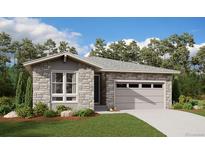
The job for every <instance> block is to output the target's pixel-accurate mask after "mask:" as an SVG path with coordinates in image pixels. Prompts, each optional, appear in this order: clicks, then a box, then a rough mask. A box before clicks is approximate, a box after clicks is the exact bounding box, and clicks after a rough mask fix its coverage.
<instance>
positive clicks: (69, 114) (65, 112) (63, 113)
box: [61, 110, 73, 117]
mask: <svg viewBox="0 0 205 154" xmlns="http://www.w3.org/2000/svg"><path fill="white" fill-rule="evenodd" d="M72 115H73V112H72V111H71V110H68V111H62V112H61V117H71V116H72Z"/></svg>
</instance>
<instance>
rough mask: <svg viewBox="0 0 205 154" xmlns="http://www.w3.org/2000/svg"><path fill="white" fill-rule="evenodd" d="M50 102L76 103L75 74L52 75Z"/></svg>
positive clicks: (57, 73)
mask: <svg viewBox="0 0 205 154" xmlns="http://www.w3.org/2000/svg"><path fill="white" fill-rule="evenodd" d="M51 85H52V102H54V103H58V102H60V103H62V102H75V101H76V96H77V94H76V93H77V92H76V87H77V86H76V73H67V72H62V73H61V72H60V73H59V72H55V73H54V72H53V73H52V83H51Z"/></svg>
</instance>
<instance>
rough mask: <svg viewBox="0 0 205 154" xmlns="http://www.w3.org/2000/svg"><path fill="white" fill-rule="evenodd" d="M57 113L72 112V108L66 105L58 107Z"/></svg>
mask: <svg viewBox="0 0 205 154" xmlns="http://www.w3.org/2000/svg"><path fill="white" fill-rule="evenodd" d="M56 110H57V113H58V114H60V113H61V112H62V111H66V110H71V108H70V107H66V106H65V105H58V106H57V107H56Z"/></svg>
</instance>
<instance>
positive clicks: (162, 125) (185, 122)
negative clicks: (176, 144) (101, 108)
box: [120, 109, 205, 137]
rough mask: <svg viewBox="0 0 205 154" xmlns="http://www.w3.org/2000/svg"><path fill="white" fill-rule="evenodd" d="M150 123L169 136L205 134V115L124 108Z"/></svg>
mask: <svg viewBox="0 0 205 154" xmlns="http://www.w3.org/2000/svg"><path fill="white" fill-rule="evenodd" d="M120 112H121V113H128V114H131V115H133V116H135V117H137V118H139V119H142V120H143V121H145V122H147V123H149V124H150V125H152V126H153V127H155V128H156V129H158V130H159V131H161V132H162V133H164V134H165V135H167V136H175V137H181V136H196V137H198V136H204V137H205V117H202V116H199V115H195V114H192V113H188V112H183V111H176V110H168V109H166V110H156V109H152V110H151V109H149V110H123V111H120Z"/></svg>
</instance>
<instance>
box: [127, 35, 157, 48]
mask: <svg viewBox="0 0 205 154" xmlns="http://www.w3.org/2000/svg"><path fill="white" fill-rule="evenodd" d="M151 39H156V40H160V39H159V38H156V37H150V38H147V39H145V40H144V41H137V40H135V39H123V40H124V41H125V42H126V43H127V44H130V43H131V42H132V41H135V42H137V45H138V46H139V47H140V48H143V47H146V46H147V45H148V44H149V43H150V40H151Z"/></svg>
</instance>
